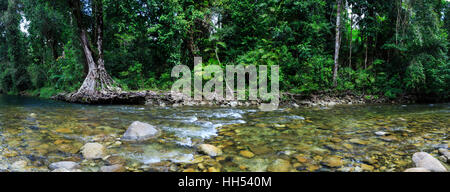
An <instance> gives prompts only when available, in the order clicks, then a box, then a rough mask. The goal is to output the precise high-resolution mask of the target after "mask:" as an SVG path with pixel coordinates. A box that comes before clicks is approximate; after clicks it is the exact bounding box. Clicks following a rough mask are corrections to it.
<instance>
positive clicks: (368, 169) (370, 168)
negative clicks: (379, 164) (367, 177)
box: [361, 164, 374, 172]
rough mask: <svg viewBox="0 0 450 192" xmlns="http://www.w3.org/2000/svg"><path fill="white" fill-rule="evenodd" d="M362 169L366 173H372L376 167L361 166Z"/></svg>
mask: <svg viewBox="0 0 450 192" xmlns="http://www.w3.org/2000/svg"><path fill="white" fill-rule="evenodd" d="M361 169H362V170H364V171H370V172H372V171H373V170H374V167H373V166H371V165H366V164H361Z"/></svg>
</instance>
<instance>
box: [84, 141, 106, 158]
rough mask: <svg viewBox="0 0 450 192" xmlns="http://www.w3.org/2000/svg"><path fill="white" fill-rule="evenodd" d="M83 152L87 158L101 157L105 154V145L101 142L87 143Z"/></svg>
mask: <svg viewBox="0 0 450 192" xmlns="http://www.w3.org/2000/svg"><path fill="white" fill-rule="evenodd" d="M81 153H82V154H83V157H84V158H85V159H101V158H103V157H104V156H105V147H103V145H102V144H100V143H86V144H85V145H84V146H83V147H81Z"/></svg>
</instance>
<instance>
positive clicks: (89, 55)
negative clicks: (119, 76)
mask: <svg viewBox="0 0 450 192" xmlns="http://www.w3.org/2000/svg"><path fill="white" fill-rule="evenodd" d="M95 3H97V5H96V6H95V7H96V9H97V10H96V11H95V12H96V20H97V22H96V31H97V34H96V36H97V49H98V53H99V57H98V61H97V63H96V62H95V60H94V56H93V52H92V49H91V45H90V43H89V39H88V35H87V31H86V29H85V28H84V26H83V20H82V13H81V2H80V0H70V1H69V4H70V6H71V8H72V13H73V15H74V17H75V18H76V22H77V27H78V30H79V35H80V41H81V45H82V48H83V53H84V55H85V57H86V63H87V65H88V69H89V70H88V73H87V75H86V78H85V79H84V81H83V84H82V85H81V87H80V88H79V89H78V91H77V92H76V93H75V94H74V95H72V97H73V98H74V100H81V99H84V100H86V99H87V100H93V99H95V98H96V97H101V96H102V95H105V94H107V93H108V92H114V91H119V90H120V89H119V88H118V87H114V81H113V80H112V78H111V76H109V74H108V73H107V72H106V69H105V64H104V60H103V31H102V30H103V9H102V4H101V0H98V1H95Z"/></svg>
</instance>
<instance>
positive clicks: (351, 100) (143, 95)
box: [51, 90, 446, 108]
mask: <svg viewBox="0 0 450 192" xmlns="http://www.w3.org/2000/svg"><path fill="white" fill-rule="evenodd" d="M71 95H72V94H69V93H60V94H57V95H55V96H52V97H51V99H54V100H59V101H65V102H71V103H82V104H115V105H118V104H132V105H133V104H134V105H152V106H173V107H179V106H218V107H237V106H244V107H250V106H259V105H260V104H261V103H263V102H264V101H261V100H259V99H258V100H251V101H228V100H222V101H216V100H213V101H196V100H188V101H185V100H182V99H175V98H174V97H173V96H172V95H171V93H170V92H168V91H150V90H146V91H131V92H121V93H114V94H108V95H103V96H99V97H97V99H96V100H89V101H88V100H79V99H75V98H72V97H71ZM435 101H436V102H446V100H435ZM422 102H423V100H422V99H421V98H419V97H417V96H414V95H403V96H400V97H397V98H395V99H389V98H387V97H385V96H380V95H365V94H356V93H353V92H351V91H345V92H318V93H312V94H294V93H288V92H284V93H281V94H280V105H281V106H288V107H295V108H297V107H301V106H303V107H316V106H319V107H326V106H335V105H352V104H412V103H422Z"/></svg>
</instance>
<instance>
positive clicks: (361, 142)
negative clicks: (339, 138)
mask: <svg viewBox="0 0 450 192" xmlns="http://www.w3.org/2000/svg"><path fill="white" fill-rule="evenodd" d="M349 142H350V143H353V144H358V145H367V144H369V142H368V141H363V140H361V139H350V140H349Z"/></svg>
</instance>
